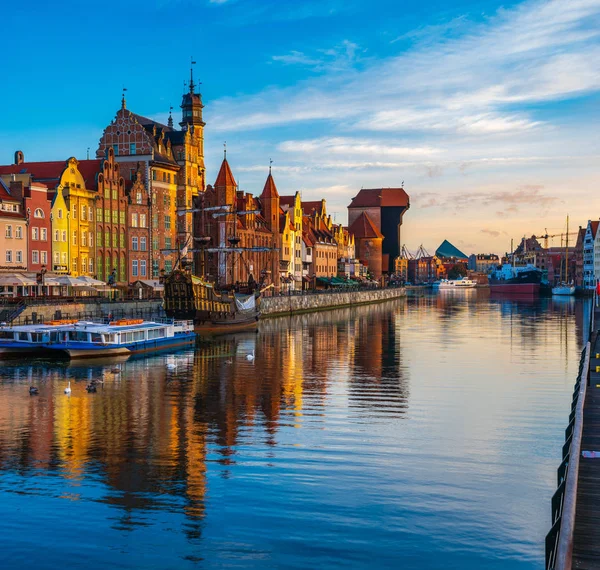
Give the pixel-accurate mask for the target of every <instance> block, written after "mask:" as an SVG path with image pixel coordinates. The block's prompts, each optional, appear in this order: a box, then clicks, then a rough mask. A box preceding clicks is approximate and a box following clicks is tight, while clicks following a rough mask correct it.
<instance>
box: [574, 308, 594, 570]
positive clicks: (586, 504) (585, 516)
mask: <svg viewBox="0 0 600 570" xmlns="http://www.w3.org/2000/svg"><path fill="white" fill-rule="evenodd" d="M598 322H599V321H597V320H596V323H598ZM599 338H600V336H599V335H598V334H597V333H595V334H593V335H592V339H591V347H592V350H591V356H590V375H589V381H588V386H587V390H586V395H585V402H584V405H583V430H582V438H581V450H579V454H580V459H579V474H578V481H577V504H576V511H575V526H574V530H573V554H572V565H571V567H572V568H586V569H589V570H593V569H596V568H598V569H599V570H600V372H596V369H597V367H600V358H596V356H598V355H600V342H599ZM573 451H575V450H573ZM583 451H596V452H598V456H597V457H593V458H586V457H582V456H581V452H583Z"/></svg>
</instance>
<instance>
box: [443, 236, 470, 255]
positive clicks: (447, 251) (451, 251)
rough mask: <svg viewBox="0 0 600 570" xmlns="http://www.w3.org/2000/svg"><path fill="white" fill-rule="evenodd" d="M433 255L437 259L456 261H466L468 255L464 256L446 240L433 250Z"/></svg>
mask: <svg viewBox="0 0 600 570" xmlns="http://www.w3.org/2000/svg"><path fill="white" fill-rule="evenodd" d="M435 254H436V255H437V256H438V257H446V258H449V257H456V258H458V259H468V257H469V256H468V255H465V254H464V253H463V252H462V251H460V249H458V248H456V247H454V246H453V245H452V244H451V243H450V242H449V241H448V240H447V239H445V240H444V241H443V242H442V243H441V245H440V247H438V248H437V249H436V250H435Z"/></svg>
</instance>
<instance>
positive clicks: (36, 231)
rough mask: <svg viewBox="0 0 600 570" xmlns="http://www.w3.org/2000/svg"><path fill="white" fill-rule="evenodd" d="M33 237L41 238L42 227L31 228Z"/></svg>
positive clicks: (35, 238)
mask: <svg viewBox="0 0 600 570" xmlns="http://www.w3.org/2000/svg"><path fill="white" fill-rule="evenodd" d="M31 239H33V240H36V241H37V240H39V239H40V229H39V228H31Z"/></svg>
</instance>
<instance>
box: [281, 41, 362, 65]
mask: <svg viewBox="0 0 600 570" xmlns="http://www.w3.org/2000/svg"><path fill="white" fill-rule="evenodd" d="M365 51H366V50H363V49H361V48H360V47H359V46H358V44H356V43H354V42H351V41H350V40H344V41H343V42H341V43H340V44H339V45H336V46H334V47H332V48H326V49H322V48H321V49H317V50H315V51H314V53H313V55H307V54H306V53H304V52H301V51H297V50H292V51H291V52H290V53H288V54H285V55H274V56H272V57H271V61H272V62H275V63H282V64H284V65H299V66H302V67H308V68H311V69H312V70H313V71H328V72H335V71H346V70H348V69H349V68H351V67H352V66H354V65H355V64H356V63H358V61H360V60H361V57H360V55H359V54H362V53H364V52H365Z"/></svg>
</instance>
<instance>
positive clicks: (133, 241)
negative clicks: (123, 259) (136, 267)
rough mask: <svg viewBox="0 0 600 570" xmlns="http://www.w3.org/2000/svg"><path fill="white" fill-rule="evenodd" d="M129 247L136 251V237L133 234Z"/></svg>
mask: <svg viewBox="0 0 600 570" xmlns="http://www.w3.org/2000/svg"><path fill="white" fill-rule="evenodd" d="M131 249H132V250H133V251H137V250H138V238H137V237H135V236H134V237H132V238H131Z"/></svg>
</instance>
